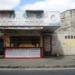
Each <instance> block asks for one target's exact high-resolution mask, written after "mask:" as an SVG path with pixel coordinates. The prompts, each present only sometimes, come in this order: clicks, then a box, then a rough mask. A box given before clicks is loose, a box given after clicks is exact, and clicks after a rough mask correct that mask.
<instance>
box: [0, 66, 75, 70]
mask: <svg viewBox="0 0 75 75" xmlns="http://www.w3.org/2000/svg"><path fill="white" fill-rule="evenodd" d="M0 68H12V69H16V68H39V69H41V68H75V65H55V66H10V65H6V66H0Z"/></svg>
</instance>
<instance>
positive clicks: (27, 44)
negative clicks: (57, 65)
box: [2, 29, 51, 58]
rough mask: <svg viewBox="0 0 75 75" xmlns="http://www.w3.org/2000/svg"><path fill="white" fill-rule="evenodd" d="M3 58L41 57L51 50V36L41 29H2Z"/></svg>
mask: <svg viewBox="0 0 75 75" xmlns="http://www.w3.org/2000/svg"><path fill="white" fill-rule="evenodd" d="M3 33H4V34H3V36H2V39H3V48H4V49H3V52H4V53H3V55H4V57H5V58H42V57H45V55H46V53H47V52H49V53H48V54H50V52H51V40H50V39H51V38H50V37H51V36H50V35H45V34H44V33H43V32H42V30H11V29H5V30H3Z"/></svg>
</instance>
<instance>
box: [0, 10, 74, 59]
mask: <svg viewBox="0 0 75 75" xmlns="http://www.w3.org/2000/svg"><path fill="white" fill-rule="evenodd" d="M74 19H75V10H68V11H65V12H63V13H59V12H56V11H43V10H25V11H24V12H15V11H13V10H7V11H6V10H5V11H0V47H1V48H0V55H4V57H5V58H42V57H49V56H53V55H75V51H74V49H75V33H74V24H75V23H74V22H75V21H74Z"/></svg>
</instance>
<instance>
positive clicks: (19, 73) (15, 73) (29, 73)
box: [0, 69, 75, 75]
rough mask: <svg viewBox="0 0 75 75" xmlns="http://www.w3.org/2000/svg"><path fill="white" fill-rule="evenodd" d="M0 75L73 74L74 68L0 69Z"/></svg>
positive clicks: (74, 72)
mask: <svg viewBox="0 0 75 75" xmlns="http://www.w3.org/2000/svg"><path fill="white" fill-rule="evenodd" d="M0 75H75V69H61V70H60V69H59V70H12V69H11V70H0Z"/></svg>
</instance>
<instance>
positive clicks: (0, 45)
mask: <svg viewBox="0 0 75 75" xmlns="http://www.w3.org/2000/svg"><path fill="white" fill-rule="evenodd" d="M0 55H4V47H3V39H2V38H0Z"/></svg>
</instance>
